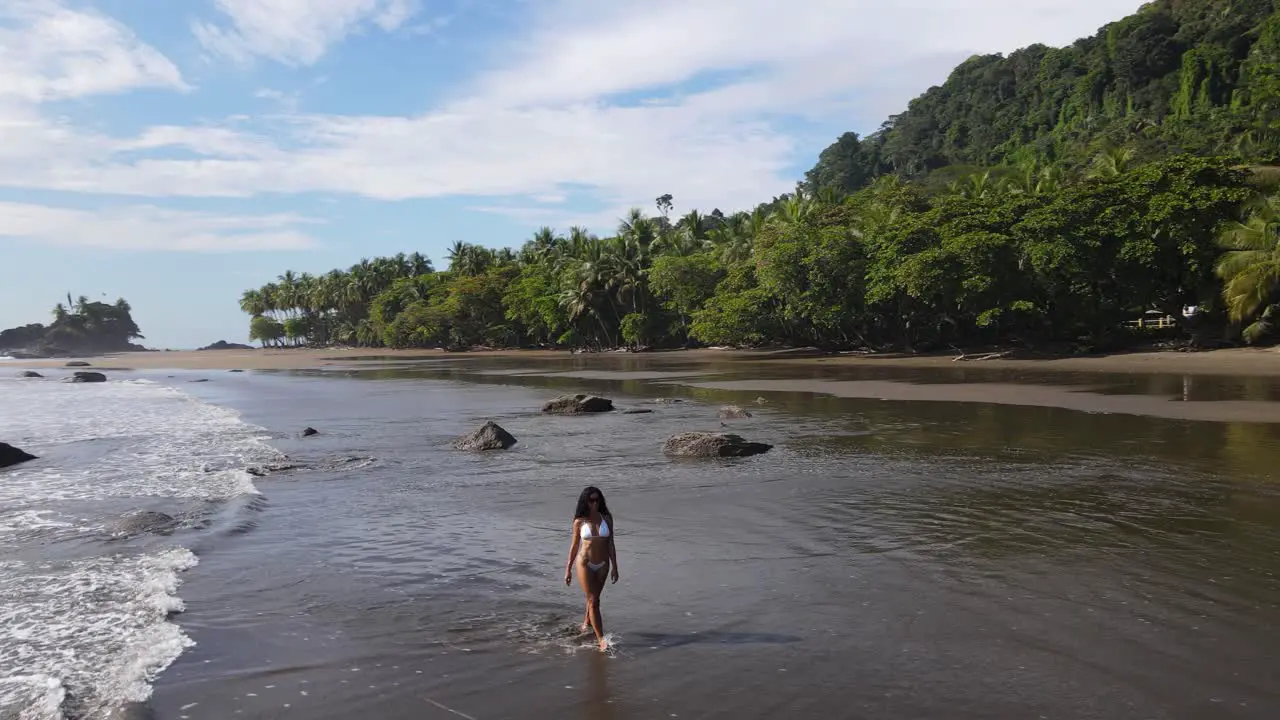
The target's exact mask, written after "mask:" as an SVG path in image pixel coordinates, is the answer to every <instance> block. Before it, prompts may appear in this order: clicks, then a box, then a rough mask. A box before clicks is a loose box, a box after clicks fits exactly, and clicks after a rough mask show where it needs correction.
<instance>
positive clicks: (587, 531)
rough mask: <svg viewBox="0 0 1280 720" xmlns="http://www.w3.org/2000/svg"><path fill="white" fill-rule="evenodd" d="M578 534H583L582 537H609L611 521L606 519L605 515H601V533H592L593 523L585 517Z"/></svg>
mask: <svg viewBox="0 0 1280 720" xmlns="http://www.w3.org/2000/svg"><path fill="white" fill-rule="evenodd" d="M578 535H579V536H581V537H583V538H592V537H609V521H608V520H605V519H604V516H603V515H601V516H600V534H599V535H592V534H591V523H590V522H589V521H588V520H587V519H586V518H583V519H582V528H581V529H580V530H578Z"/></svg>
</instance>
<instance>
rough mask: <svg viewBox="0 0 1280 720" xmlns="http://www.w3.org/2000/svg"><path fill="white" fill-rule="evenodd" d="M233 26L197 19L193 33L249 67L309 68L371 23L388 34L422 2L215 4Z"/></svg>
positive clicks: (233, 0)
mask: <svg viewBox="0 0 1280 720" xmlns="http://www.w3.org/2000/svg"><path fill="white" fill-rule="evenodd" d="M216 4H217V7H218V10H219V11H221V12H222V14H223V15H225V16H226V17H227V19H228V20H229V21H230V25H229V26H228V25H226V24H215V23H212V22H209V21H206V20H195V21H193V22H192V24H191V29H192V32H194V33H195V36H196V39H197V40H199V41H200V44H201V45H203V46H204V47H205V49H207V50H209V51H210V52H212V53H214V54H217V55H222V56H224V57H227V58H230V59H231V60H234V61H236V62H241V63H245V62H248V61H249V60H251V59H252V58H253V57H255V56H262V57H267V58H270V59H272V60H276V61H278V62H282V63H287V64H293V65H310V64H312V63H314V62H316V61H317V60H319V59H320V58H321V56H323V55H324V53H325V51H326V50H327V49H328V48H329V46H330V45H332V44H333V43H335V42H338V41H340V40H342V39H343V38H345V37H346V36H347V35H350V34H352V33H354V32H358V31H360V30H361V29H362V28H363V27H364V26H365V25H366V24H367V23H372V24H373V25H376V26H377V27H378V28H380V29H382V30H383V31H386V32H391V31H392V30H395V29H397V28H399V27H400V26H402V25H403V24H404V23H405V22H407V21H408V20H409V19H410V18H412V17H413V16H414V15H415V14H417V12H418V2H417V0H216Z"/></svg>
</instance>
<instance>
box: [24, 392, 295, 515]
mask: <svg viewBox="0 0 1280 720" xmlns="http://www.w3.org/2000/svg"><path fill="white" fill-rule="evenodd" d="M10 409H13V410H14V412H10ZM0 437H3V438H5V442H8V443H9V444H11V445H17V446H19V447H22V448H23V449H25V450H27V451H28V452H31V453H33V454H36V455H41V454H42V451H43V450H45V449H49V448H51V447H54V446H56V445H58V444H62V443H75V442H87V441H101V442H104V443H110V444H111V445H112V446H113V447H112V449H111V451H110V452H105V453H103V454H101V455H99V456H97V457H95V458H94V459H93V460H92V461H91V462H85V463H80V464H78V465H76V466H74V467H68V466H64V465H63V464H60V463H56V462H45V463H27V464H24V465H19V466H17V467H15V468H11V469H10V470H8V471H7V472H6V475H5V482H4V483H0V507H6V508H8V509H10V510H15V509H21V508H25V507H29V506H32V505H46V504H47V503H48V502H50V501H58V500H90V499H94V498H102V497H147V496H151V497H157V496H158V497H187V498H202V499H208V500H219V499H226V498H229V497H234V496H236V495H243V494H251V493H256V492H257V489H256V488H255V487H254V484H253V478H252V476H251V475H249V474H248V473H247V472H245V471H244V468H245V467H246V466H247V465H250V464H255V463H260V462H266V461H269V460H272V459H276V458H277V457H278V456H279V453H278V452H277V451H276V450H275V449H274V448H272V447H271V446H270V445H268V444H267V433H266V431H264V430H263V429H262V428H258V427H255V426H252V425H249V424H247V423H245V422H243V421H242V420H241V419H240V417H239V415H238V414H237V413H235V412H233V411H231V410H227V409H225V408H220V407H217V406H214V405H210V404H208V403H205V402H202V401H200V400H198V399H196V398H193V397H191V396H189V395H187V394H185V393H182V392H179V391H178V390H175V389H173V388H169V387H165V386H163V385H159V384H156V383H153V382H150V381H146V380H128V381H121V382H108V383H101V384H89V385H85V384H66V383H22V382H16V381H5V382H0Z"/></svg>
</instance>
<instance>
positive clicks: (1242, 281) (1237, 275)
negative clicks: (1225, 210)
mask: <svg viewBox="0 0 1280 720" xmlns="http://www.w3.org/2000/svg"><path fill="white" fill-rule="evenodd" d="M1218 244H1219V245H1220V246H1221V247H1222V248H1223V249H1224V250H1226V252H1224V253H1223V254H1222V257H1220V258H1219V259H1218V264H1217V266H1216V267H1215V270H1216V271H1217V273H1218V277H1220V278H1222V280H1223V282H1224V283H1225V284H1224V285H1223V288H1222V296H1223V299H1224V300H1226V303H1227V313H1228V315H1229V316H1230V318H1231V320H1232V322H1235V323H1244V322H1247V321H1250V324H1249V325H1248V326H1247V327H1246V328H1245V329H1244V333H1243V334H1244V338H1245V340H1246V341H1247V342H1250V343H1252V342H1255V341H1256V340H1258V339H1260V338H1261V337H1262V336H1264V335H1267V334H1268V333H1269V332H1270V331H1271V330H1272V329H1273V327H1274V323H1276V322H1277V321H1280V317H1278V316H1280V312H1277V310H1276V307H1275V303H1276V302H1277V301H1278V300H1280V195H1267V196H1262V197H1258V198H1255V199H1254V200H1253V201H1252V202H1251V203H1250V204H1249V206H1248V208H1247V209H1246V212H1245V218H1244V220H1243V221H1240V222H1233V223H1231V224H1230V225H1228V226H1227V227H1226V228H1225V229H1224V230H1223V231H1222V233H1221V234H1220V235H1219V236H1218ZM1260 311H1261V312H1260Z"/></svg>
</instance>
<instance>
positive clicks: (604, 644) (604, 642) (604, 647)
mask: <svg viewBox="0 0 1280 720" xmlns="http://www.w3.org/2000/svg"><path fill="white" fill-rule="evenodd" d="M608 651H609V641H608V639H606V638H600V652H608Z"/></svg>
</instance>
